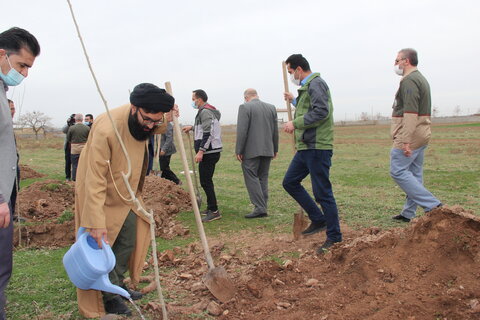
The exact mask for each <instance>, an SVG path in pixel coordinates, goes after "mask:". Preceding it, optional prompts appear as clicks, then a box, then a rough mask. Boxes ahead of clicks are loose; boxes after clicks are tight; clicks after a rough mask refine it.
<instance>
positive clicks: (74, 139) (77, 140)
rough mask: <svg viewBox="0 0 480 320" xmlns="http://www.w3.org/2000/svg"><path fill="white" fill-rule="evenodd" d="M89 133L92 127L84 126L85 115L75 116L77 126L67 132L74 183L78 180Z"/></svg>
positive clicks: (78, 114)
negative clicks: (79, 165)
mask: <svg viewBox="0 0 480 320" xmlns="http://www.w3.org/2000/svg"><path fill="white" fill-rule="evenodd" d="M89 133H90V127H89V126H87V125H85V124H83V114H81V113H77V114H75V124H74V125H73V126H71V127H70V128H68V132H67V143H70V145H71V151H70V159H71V162H72V181H75V180H76V178H77V167H78V159H79V158H80V153H81V152H82V149H83V147H84V146H85V143H86V142H87V139H88V134H89Z"/></svg>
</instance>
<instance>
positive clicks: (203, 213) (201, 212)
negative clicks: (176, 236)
mask: <svg viewBox="0 0 480 320" xmlns="http://www.w3.org/2000/svg"><path fill="white" fill-rule="evenodd" d="M209 211H210V210H208V209H207V210H203V211H200V214H201V215H202V216H206V215H207V213H208V212H209Z"/></svg>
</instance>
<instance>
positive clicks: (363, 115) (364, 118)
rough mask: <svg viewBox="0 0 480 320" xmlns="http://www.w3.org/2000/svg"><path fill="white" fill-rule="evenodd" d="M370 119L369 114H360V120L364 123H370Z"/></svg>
mask: <svg viewBox="0 0 480 320" xmlns="http://www.w3.org/2000/svg"><path fill="white" fill-rule="evenodd" d="M369 119H370V118H369V117H368V113H367V112H362V113H361V114H360V120H362V121H368V120H369Z"/></svg>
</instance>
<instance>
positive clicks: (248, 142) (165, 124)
mask: <svg viewBox="0 0 480 320" xmlns="http://www.w3.org/2000/svg"><path fill="white" fill-rule="evenodd" d="M39 53H40V46H39V44H38V42H37V40H36V39H35V37H34V36H33V35H31V34H30V33H29V32H28V31H26V30H23V29H20V28H11V29H9V30H7V31H4V32H2V33H0V69H1V70H0V177H1V179H0V320H4V319H5V317H6V316H5V303H6V298H5V287H6V286H7V284H8V281H9V279H10V276H11V271H12V247H13V246H12V239H13V224H12V223H11V222H10V221H11V219H12V214H13V208H12V198H11V196H12V194H13V189H14V183H15V179H16V172H17V161H18V156H17V151H16V143H15V139H14V135H13V125H12V119H11V115H10V111H9V106H8V102H7V97H6V92H7V90H8V87H9V86H15V85H18V84H19V83H20V82H21V81H22V80H23V79H24V78H25V77H26V76H27V75H28V69H29V68H31V67H32V65H33V62H34V60H35V58H36V57H37V56H38V55H39ZM417 63H418V58H417V53H416V51H415V50H413V49H403V50H401V51H400V52H399V53H398V55H397V58H396V60H395V64H394V66H395V72H397V73H398V74H399V75H401V76H402V80H401V81H400V87H399V90H398V92H397V94H396V96H395V103H394V105H393V114H392V138H393V148H392V151H391V170H390V173H391V176H392V177H393V179H394V180H395V181H396V182H397V183H398V185H399V186H400V187H401V188H402V190H403V191H404V192H405V193H406V194H407V199H406V202H405V205H404V208H403V210H402V212H401V213H400V214H399V215H396V216H394V217H393V218H394V219H396V220H400V221H405V222H408V221H410V219H411V218H413V217H414V216H415V211H416V207H417V206H421V207H422V208H423V209H424V210H425V211H430V210H433V209H434V208H436V207H438V206H441V205H442V204H441V202H440V201H439V200H438V199H436V198H435V197H434V196H433V195H432V194H431V193H430V192H429V191H428V190H427V189H426V188H425V187H424V186H423V177H422V168H423V159H424V151H425V148H426V146H427V144H428V141H429V138H430V111H431V101H430V100H431V98H430V88H429V86H428V82H427V80H426V79H425V78H424V77H423V76H422V74H421V73H420V72H419V71H418V70H417V67H416V66H417ZM286 65H287V69H288V73H289V74H290V78H291V81H292V82H293V83H294V84H295V85H297V86H299V87H300V88H299V89H298V95H297V96H296V97H295V96H294V95H293V94H292V93H289V92H285V94H284V98H285V99H286V100H287V101H289V102H291V103H293V105H295V107H296V109H295V115H294V119H293V120H292V121H289V122H287V123H286V124H285V125H284V126H283V130H284V131H285V132H286V133H289V134H294V137H295V145H296V153H295V155H294V157H293V159H292V161H291V163H290V165H289V167H288V169H287V172H286V174H285V177H284V179H283V187H284V189H285V190H286V191H287V192H288V193H289V194H290V195H291V196H292V198H293V199H295V200H296V201H297V202H298V203H299V204H300V206H301V207H302V208H303V210H305V212H306V213H307V214H308V217H309V218H310V220H311V223H310V225H309V226H308V227H307V228H306V229H305V230H304V231H303V234H304V235H311V234H314V233H317V232H320V231H323V230H326V240H325V242H324V243H323V244H322V245H321V246H320V247H319V248H318V249H317V253H319V254H321V253H323V252H324V251H325V250H327V249H329V248H330V247H331V246H333V245H334V244H335V243H337V242H340V241H342V233H341V230H340V224H339V216H338V209H337V205H336V202H335V197H334V194H333V190H332V185H331V182H330V178H329V171H330V167H331V165H332V162H331V158H332V155H333V151H332V150H333V123H334V122H333V104H332V98H331V94H330V90H329V88H328V86H327V84H326V82H325V81H324V80H323V79H322V78H321V77H320V74H319V73H313V72H312V71H311V70H310V66H309V63H308V61H307V60H306V59H305V57H303V56H302V55H301V54H294V55H291V56H290V57H288V59H287V60H286ZM244 100H245V103H244V104H242V105H241V106H240V108H239V112H238V128H237V141H236V148H235V153H236V157H237V159H238V160H239V161H240V162H241V166H242V171H243V175H244V180H245V184H246V186H247V190H248V194H249V196H250V200H251V202H252V204H253V205H254V209H253V211H252V212H251V213H248V214H247V215H245V218H249V219H251V218H265V217H268V172H269V167H270V162H271V160H272V159H274V158H275V157H276V155H277V153H278V140H279V138H278V122H277V114H276V110H275V107H274V106H273V105H271V104H268V103H265V102H263V101H261V100H260V99H259V97H258V94H257V92H256V90H255V89H247V90H246V91H245V92H244ZM207 101H208V96H207V94H206V92H205V91H204V90H201V89H198V90H194V91H193V93H192V107H193V108H195V109H196V110H197V114H196V117H195V123H194V125H193V126H185V127H184V128H183V130H184V131H185V132H188V131H190V130H193V132H194V148H195V152H196V155H195V161H196V162H197V163H198V164H199V173H200V182H201V185H202V187H203V189H204V191H205V193H206V195H207V210H206V211H205V212H204V214H205V217H204V221H205V222H207V221H213V220H216V219H219V218H220V217H221V213H220V211H219V209H218V204H217V198H216V195H215V188H214V183H213V175H214V172H215V166H216V164H217V163H218V161H219V159H220V154H221V151H222V141H221V128H220V112H219V110H218V109H217V108H215V107H214V106H212V105H210V104H209V103H208V102H207ZM172 112H173V113H175V115H178V107H177V106H176V105H175V99H174V97H173V96H171V95H170V94H168V93H167V92H166V91H165V90H164V89H161V88H159V87H157V86H155V85H153V84H150V83H142V84H139V85H137V86H136V87H135V88H134V90H133V91H132V93H131V94H130V103H129V104H126V105H123V106H121V107H118V108H115V109H113V110H111V112H110V113H111V117H112V119H113V122H114V123H115V124H116V126H117V129H118V133H119V135H120V137H121V139H122V140H123V142H124V145H125V148H126V151H127V152H128V154H129V156H130V164H131V168H132V169H131V174H130V176H129V178H128V183H129V185H130V188H131V189H127V186H126V185H125V183H124V180H123V175H122V173H123V172H124V171H125V169H126V168H127V159H126V157H124V156H123V155H122V154H123V150H122V147H121V145H120V143H119V142H118V140H117V136H116V134H115V131H114V128H113V126H112V123H111V122H110V118H109V117H108V116H107V115H106V114H101V115H99V116H98V117H97V119H96V120H95V125H94V126H92V127H91V128H89V127H88V126H87V125H85V124H82V121H83V117H82V116H81V115H74V116H73V119H74V121H75V124H74V125H71V126H70V128H69V129H68V130H67V132H66V134H67V138H66V140H67V142H69V143H70V144H71V159H70V160H71V161H72V162H75V163H77V162H78V166H77V164H75V168H76V169H75V170H74V172H72V179H73V180H76V183H75V227H76V229H78V228H79V227H85V228H87V230H88V232H89V233H90V236H92V237H93V239H94V240H95V241H96V242H97V243H98V245H99V247H101V246H102V239H103V240H105V242H106V243H108V244H111V246H112V250H113V252H114V254H115V257H116V265H115V267H114V269H113V271H112V272H111V274H110V280H111V281H112V283H113V284H116V285H119V286H122V287H124V288H125V289H127V290H128V291H129V292H130V294H131V296H132V298H133V299H139V298H140V297H141V294H140V293H139V292H136V291H133V290H130V289H129V288H127V287H126V286H125V284H124V282H123V280H124V277H125V272H126V271H127V270H129V271H130V277H131V279H132V282H134V283H135V282H138V281H139V277H140V275H141V273H142V271H143V267H144V261H145V258H146V255H147V251H148V247H149V244H150V241H149V240H150V238H149V236H148V233H149V232H150V228H149V220H148V219H147V218H146V217H144V216H143V215H142V213H141V212H139V211H138V208H137V207H136V206H135V205H134V203H133V202H132V201H130V200H129V199H130V194H131V193H130V192H129V191H132V192H133V194H135V195H136V196H137V197H138V198H140V200H141V194H142V190H143V187H144V180H145V176H146V173H147V170H148V166H149V156H148V141H149V140H150V138H151V136H152V135H154V134H162V135H164V136H165V139H168V134H167V133H168V131H169V130H170V131H171V130H172V129H171V124H170V119H169V118H168V117H170V116H168V114H170V115H171V113H172ZM92 119H93V117H92ZM82 126H85V127H82ZM87 137H88V138H87ZM77 145H78V146H77ZM77 147H78V148H77ZM74 150H75V151H74ZM79 150H80V151H79ZM77 152H78V153H77ZM80 152H81V155H80V156H77V155H79V154H80ZM162 152H164V155H167V150H163V151H162ZM74 155H75V156H74ZM308 175H310V177H311V181H312V189H313V197H312V196H311V195H310V194H309V193H308V192H307V191H306V190H305V188H304V187H303V186H302V181H303V180H304V179H305V178H306V177H307V176H308ZM67 178H68V176H67ZM317 204H319V205H320V206H318V205H317ZM72 232H75V230H72ZM77 298H78V304H79V309H80V313H81V314H82V315H83V316H85V317H88V318H95V317H101V316H103V315H104V314H105V313H116V314H125V315H129V314H131V311H130V309H129V308H128V307H127V306H126V304H125V303H124V301H123V300H122V298H121V297H120V296H118V295H113V294H108V293H102V292H99V291H95V290H81V289H77Z"/></svg>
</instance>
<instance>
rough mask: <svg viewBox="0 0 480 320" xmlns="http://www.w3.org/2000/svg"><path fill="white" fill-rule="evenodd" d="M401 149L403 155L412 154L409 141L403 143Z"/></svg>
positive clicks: (408, 155)
mask: <svg viewBox="0 0 480 320" xmlns="http://www.w3.org/2000/svg"><path fill="white" fill-rule="evenodd" d="M402 150H403V154H404V155H405V157H410V156H411V155H412V150H411V149H410V143H404V144H403V148H402Z"/></svg>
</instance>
